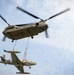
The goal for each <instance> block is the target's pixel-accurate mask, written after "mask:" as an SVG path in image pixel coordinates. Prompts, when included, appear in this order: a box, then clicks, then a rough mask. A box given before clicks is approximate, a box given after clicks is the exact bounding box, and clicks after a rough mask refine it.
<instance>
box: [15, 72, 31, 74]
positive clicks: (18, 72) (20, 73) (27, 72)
mask: <svg viewBox="0 0 74 75" xmlns="http://www.w3.org/2000/svg"><path fill="white" fill-rule="evenodd" d="M16 73H17V74H30V72H23V73H22V72H16Z"/></svg>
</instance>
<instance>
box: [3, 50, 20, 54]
mask: <svg viewBox="0 0 74 75" xmlns="http://www.w3.org/2000/svg"><path fill="white" fill-rule="evenodd" d="M4 52H7V53H20V51H15V50H10V51H6V50H4Z"/></svg>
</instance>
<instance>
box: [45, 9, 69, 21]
mask: <svg viewBox="0 0 74 75" xmlns="http://www.w3.org/2000/svg"><path fill="white" fill-rule="evenodd" d="M69 10H70V8H67V9H65V10H64V11H61V12H60V13H58V14H55V15H53V16H51V17H49V18H48V19H46V20H45V21H47V20H50V19H52V18H54V17H56V16H58V15H60V14H63V13H65V12H67V11H69Z"/></svg>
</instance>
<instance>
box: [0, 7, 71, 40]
mask: <svg viewBox="0 0 74 75" xmlns="http://www.w3.org/2000/svg"><path fill="white" fill-rule="evenodd" d="M17 9H19V10H21V11H22V12H24V13H26V14H28V15H30V16H31V17H33V18H35V19H40V21H39V22H36V23H28V24H18V25H10V24H9V23H8V22H7V21H6V20H5V19H4V18H3V17H2V16H1V15H0V17H1V18H2V19H3V20H4V21H5V22H6V23H7V25H8V26H7V27H6V28H5V29H4V31H3V35H4V38H3V41H5V39H6V37H7V38H9V39H12V41H14V40H18V39H22V38H26V37H31V38H33V36H35V35H38V34H39V33H41V32H43V31H45V35H46V37H47V38H48V37H49V36H48V33H47V29H48V25H47V24H46V21H48V20H50V19H52V18H54V17H56V16H58V15H60V14H63V13H65V12H67V11H69V10H70V8H67V9H65V10H63V11H61V12H59V13H57V14H55V15H53V16H51V17H49V18H48V19H45V20H43V19H41V18H39V17H38V16H35V15H33V14H31V13H30V12H28V11H26V10H24V9H22V8H20V7H17ZM37 12H38V11H37Z"/></svg>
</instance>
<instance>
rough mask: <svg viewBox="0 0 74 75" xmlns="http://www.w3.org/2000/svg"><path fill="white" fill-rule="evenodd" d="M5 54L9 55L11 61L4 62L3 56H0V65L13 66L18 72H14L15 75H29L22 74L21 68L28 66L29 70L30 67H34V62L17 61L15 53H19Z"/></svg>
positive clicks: (22, 69)
mask: <svg viewBox="0 0 74 75" xmlns="http://www.w3.org/2000/svg"><path fill="white" fill-rule="evenodd" d="M4 51H5V52H7V53H10V54H11V57H12V60H6V59H5V56H0V58H1V61H0V63H3V64H5V65H6V64H9V65H14V66H15V67H16V68H17V69H18V70H19V71H20V72H16V73H17V74H30V72H24V68H23V66H29V68H31V66H33V65H36V62H33V61H29V60H22V61H21V60H19V58H18V57H17V55H16V54H15V53H20V52H19V51H11V50H10V51H6V50H4Z"/></svg>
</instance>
